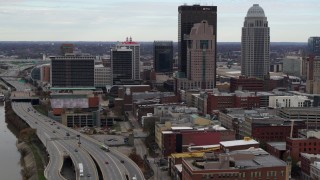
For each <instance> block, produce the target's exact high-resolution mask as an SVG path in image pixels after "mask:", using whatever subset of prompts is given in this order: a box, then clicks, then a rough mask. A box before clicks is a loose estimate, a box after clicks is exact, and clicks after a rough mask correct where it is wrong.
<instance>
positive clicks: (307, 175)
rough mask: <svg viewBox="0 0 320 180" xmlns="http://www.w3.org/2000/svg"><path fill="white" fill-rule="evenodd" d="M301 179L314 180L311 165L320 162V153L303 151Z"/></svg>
mask: <svg viewBox="0 0 320 180" xmlns="http://www.w3.org/2000/svg"><path fill="white" fill-rule="evenodd" d="M300 160H301V179H302V180H312V179H311V172H310V169H311V165H312V164H314V163H315V162H320V154H308V153H301V158H300Z"/></svg>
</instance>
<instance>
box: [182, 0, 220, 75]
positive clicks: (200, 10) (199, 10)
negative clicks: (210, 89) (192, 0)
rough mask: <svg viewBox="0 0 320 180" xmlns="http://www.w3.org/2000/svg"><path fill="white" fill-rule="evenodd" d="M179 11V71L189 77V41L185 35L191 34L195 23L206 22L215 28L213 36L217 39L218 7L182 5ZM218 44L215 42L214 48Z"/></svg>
mask: <svg viewBox="0 0 320 180" xmlns="http://www.w3.org/2000/svg"><path fill="white" fill-rule="evenodd" d="M178 11H179V22H178V23H179V24H178V26H179V27H178V52H179V54H178V58H179V60H178V61H179V70H180V71H181V72H182V73H183V74H185V75H187V41H186V40H185V38H184V35H185V34H187V35H188V34H189V33H190V31H191V28H192V27H193V25H194V24H195V23H200V22H201V21H202V20H206V21H207V22H208V24H209V25H211V26H213V31H212V36H214V37H217V6H200V5H193V6H187V5H182V6H179V8H178ZM216 43H217V42H216V41H215V42H214V47H216ZM215 53H216V51H215ZM215 56H216V54H215Z"/></svg>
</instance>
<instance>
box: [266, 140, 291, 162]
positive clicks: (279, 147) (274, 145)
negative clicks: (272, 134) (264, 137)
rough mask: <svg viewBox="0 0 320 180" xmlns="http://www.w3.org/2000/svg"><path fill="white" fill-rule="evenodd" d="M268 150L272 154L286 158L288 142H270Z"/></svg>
mask: <svg viewBox="0 0 320 180" xmlns="http://www.w3.org/2000/svg"><path fill="white" fill-rule="evenodd" d="M266 151H267V152H268V153H270V154H271V155H273V156H275V157H277V158H279V159H282V160H284V158H285V157H284V155H285V152H286V151H287V149H286V142H268V143H267V144H266Z"/></svg>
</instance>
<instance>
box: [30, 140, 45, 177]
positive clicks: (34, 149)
mask: <svg viewBox="0 0 320 180" xmlns="http://www.w3.org/2000/svg"><path fill="white" fill-rule="evenodd" d="M30 148H31V151H32V154H33V157H34V159H35V162H36V166H37V173H38V180H46V178H45V176H44V165H43V163H42V158H41V155H40V152H39V151H38V148H37V147H36V144H34V143H31V144H30Z"/></svg>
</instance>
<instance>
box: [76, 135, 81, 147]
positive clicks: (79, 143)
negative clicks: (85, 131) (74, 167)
mask: <svg viewBox="0 0 320 180" xmlns="http://www.w3.org/2000/svg"><path fill="white" fill-rule="evenodd" d="M77 137H78V146H79V147H80V145H81V141H80V134H77Z"/></svg>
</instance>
